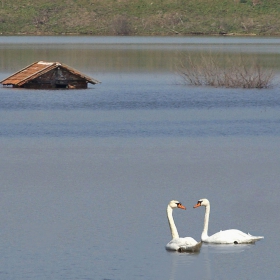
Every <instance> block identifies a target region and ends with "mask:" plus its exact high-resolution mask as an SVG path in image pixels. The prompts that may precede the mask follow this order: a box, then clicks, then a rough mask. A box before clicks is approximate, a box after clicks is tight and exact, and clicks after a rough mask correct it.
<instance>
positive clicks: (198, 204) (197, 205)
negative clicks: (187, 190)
mask: <svg viewBox="0 0 280 280" xmlns="http://www.w3.org/2000/svg"><path fill="white" fill-rule="evenodd" d="M199 206H201V204H200V203H197V204H196V205H195V206H194V207H193V208H197V207H199Z"/></svg>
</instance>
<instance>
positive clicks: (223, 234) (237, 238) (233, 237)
mask: <svg viewBox="0 0 280 280" xmlns="http://www.w3.org/2000/svg"><path fill="white" fill-rule="evenodd" d="M262 238H263V236H253V235H250V234H247V233H245V232H242V231H240V230H238V229H228V230H221V231H220V232H217V233H215V234H213V235H211V236H209V237H208V238H207V239H206V240H205V242H208V243H219V244H241V243H243V244H244V243H254V242H256V241H257V240H260V239H262Z"/></svg>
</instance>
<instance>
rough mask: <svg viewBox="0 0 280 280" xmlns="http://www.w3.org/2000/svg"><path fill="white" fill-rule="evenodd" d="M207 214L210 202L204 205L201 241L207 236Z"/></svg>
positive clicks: (208, 213)
mask: <svg viewBox="0 0 280 280" xmlns="http://www.w3.org/2000/svg"><path fill="white" fill-rule="evenodd" d="M209 215H210V203H209V204H207V205H206V206H205V216H204V227H203V231H202V234H201V240H202V241H204V240H205V239H206V238H208V224H209Z"/></svg>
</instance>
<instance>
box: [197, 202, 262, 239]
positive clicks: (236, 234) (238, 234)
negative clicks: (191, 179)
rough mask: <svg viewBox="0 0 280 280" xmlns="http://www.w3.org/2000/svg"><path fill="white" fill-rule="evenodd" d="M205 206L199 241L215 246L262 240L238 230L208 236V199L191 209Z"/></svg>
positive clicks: (260, 237)
mask: <svg viewBox="0 0 280 280" xmlns="http://www.w3.org/2000/svg"><path fill="white" fill-rule="evenodd" d="M200 206H205V217H204V228H203V231H202V234H201V240H202V241H203V242H206V243H216V244H242V243H243V244H244V243H255V242H256V241H258V240H260V239H262V238H263V236H252V235H250V234H249V233H248V234H247V233H244V232H242V231H240V230H238V229H228V230H221V231H220V232H217V233H215V234H213V235H211V236H208V223H209V215H210V202H209V200H208V199H206V198H203V199H200V200H199V201H198V202H197V204H196V205H195V206H194V207H193V208H197V207H200Z"/></svg>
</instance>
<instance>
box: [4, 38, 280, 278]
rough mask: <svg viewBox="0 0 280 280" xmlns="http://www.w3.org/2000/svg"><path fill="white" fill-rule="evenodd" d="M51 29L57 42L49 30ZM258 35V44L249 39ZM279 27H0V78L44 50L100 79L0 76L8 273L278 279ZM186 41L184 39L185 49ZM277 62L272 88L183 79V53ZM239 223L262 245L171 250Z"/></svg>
mask: <svg viewBox="0 0 280 280" xmlns="http://www.w3.org/2000/svg"><path fill="white" fill-rule="evenodd" d="M50 42H51V43H50ZM248 46H250V47H248ZM279 47H280V39H279V38H199V37H195V38H192V37H189V38H175V39H174V38H146V37H144V38H141V37H140V38H128V37H121V38H116V37H105V38H102V37H0V78H1V79H3V78H5V77H7V76H9V75H10V74H12V73H13V72H16V71H18V70H19V69H21V68H23V67H25V66H26V65H28V64H31V63H32V62H34V61H37V60H48V61H60V62H64V63H66V64H68V65H70V66H72V67H74V68H77V69H78V70H80V71H82V72H84V73H86V74H87V75H90V76H92V77H93V78H96V79H98V80H100V81H101V82H102V83H101V84H97V85H94V86H93V85H90V86H89V89H86V90H54V91H51V90H33V91H32V90H26V89H13V88H5V87H2V86H1V87H0V148H1V149H0V210H1V211H0V224H1V227H0V246H1V255H0V258H1V261H0V279H1V280H2V279H3V280H17V279H20V280H25V279H32V280H45V279H48V280H49V279H63V280H64V279H101V280H104V279H106V280H107V279H110V280H117V279H121V280H126V279H168V280H177V279H178V280H179V279H277V278H279V272H280V266H279V253H278V247H279V245H278V243H279V242H278V241H277V240H278V232H279V230H280V225H279V210H280V207H279V203H278V200H279V195H280V188H279V182H280V172H279V167H280V144H279V143H280V142H279V140H280V94H279V84H278V83H277V81H279V76H278V75H279V72H280V64H279V61H280V53H279V49H280V48H279ZM178 50H179V51H178ZM197 50H198V51H199V52H205V53H206V52H208V51H209V50H210V51H211V52H215V51H219V52H220V51H221V52H223V53H226V54H231V55H232V54H233V53H241V52H243V51H246V53H247V54H248V55H254V56H257V57H259V58H260V59H261V61H262V63H263V64H264V65H265V67H268V68H271V69H274V71H275V72H276V77H275V80H276V83H275V84H274V87H272V88H269V89H263V90H255V89H250V90H244V89H226V88H209V87H192V86H188V85H185V84H182V83H181V81H180V79H179V78H178V76H177V75H176V74H175V72H174V63H176V59H177V58H178V57H180V55H181V54H182V52H183V53H191V54H195V53H196V51H197ZM204 197H206V198H208V199H209V200H210V202H211V215H210V224H209V233H210V234H213V233H215V232H217V231H219V230H221V229H229V228H237V229H240V230H242V231H245V232H250V234H253V235H263V236H264V239H263V240H261V241H259V242H257V243H256V244H255V245H235V246H222V245H206V244H203V246H202V248H201V251H200V253H199V254H188V253H176V252H173V253H172V252H167V251H166V250H165V248H164V247H165V245H166V243H168V242H169V241H170V240H171V235H170V232H169V227H168V223H167V218H166V206H167V204H168V202H169V201H170V200H171V199H177V200H180V201H181V202H182V203H183V204H184V205H185V206H186V207H187V211H181V210H177V211H174V219H175V223H176V225H177V228H178V231H179V234H180V236H182V237H183V236H191V237H193V238H195V239H196V240H199V239H200V234H201V231H202V227H203V217H204V209H200V208H198V209H193V208H192V206H193V205H194V204H196V202H197V200H198V199H200V198H204Z"/></svg>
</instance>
